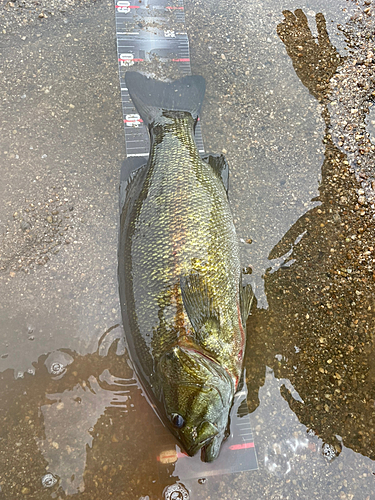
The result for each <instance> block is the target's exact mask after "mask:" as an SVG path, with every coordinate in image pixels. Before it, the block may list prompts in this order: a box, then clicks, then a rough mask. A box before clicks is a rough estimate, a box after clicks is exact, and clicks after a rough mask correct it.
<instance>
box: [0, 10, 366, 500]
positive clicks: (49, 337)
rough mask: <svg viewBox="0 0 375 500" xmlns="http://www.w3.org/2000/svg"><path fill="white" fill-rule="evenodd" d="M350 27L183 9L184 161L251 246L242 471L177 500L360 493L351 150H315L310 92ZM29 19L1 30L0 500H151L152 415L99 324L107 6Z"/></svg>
mask: <svg viewBox="0 0 375 500" xmlns="http://www.w3.org/2000/svg"><path fill="white" fill-rule="evenodd" d="M296 8H300V9H302V11H303V13H304V14H305V15H306V20H305V18H304V17H303V15H302V14H301V13H300V12H299V11H298V12H297V13H296V14H295V15H292V14H291V13H292V12H294V11H295V9H296ZM364 8H367V7H364ZM283 10H284V11H285V10H289V11H290V12H291V13H289V14H288V13H287V14H286V15H285V16H284V15H283ZM362 10H363V9H362ZM317 13H323V15H324V18H322V17H319V16H318V18H317V20H318V23H316V19H315V15H316V14H317ZM353 14H356V10H355V6H354V4H352V3H351V2H346V1H345V2H343V1H342V2H341V1H338V0H337V1H336V2H330V3H329V5H327V2H322V1H318V0H316V1H311V2H305V4H304V5H302V6H301V5H300V4H299V5H296V4H295V2H292V1H290V2H287V3H281V2H274V1H272V2H271V1H269V2H261V3H257V2H241V3H236V2H235V3H233V2H232V3H231V4H229V5H228V3H226V2H221V1H220V2H212V1H201V2H199V1H197V2H186V18H187V28H188V32H189V36H190V40H191V52H192V65H193V72H194V73H199V74H202V75H203V76H204V77H205V78H206V81H207V94H206V101H205V105H204V110H203V117H202V124H203V125H202V130H203V136H204V140H205V146H206V149H207V150H209V151H213V152H219V151H223V150H224V151H226V155H227V158H228V161H229V163H230V167H231V178H230V183H231V204H232V208H233V211H234V215H235V219H236V225H237V227H238V232H239V235H240V237H241V238H242V239H243V240H244V241H250V240H252V243H251V244H249V243H246V244H245V245H244V248H243V254H244V257H245V258H246V259H247V261H246V262H247V265H249V266H251V267H252V274H251V275H250V279H251V280H252V283H253V285H254V287H255V290H256V294H257V299H258V309H253V313H252V316H251V317H250V319H249V322H248V330H249V341H248V349H247V354H246V361H245V365H246V370H247V379H246V383H247V387H248V404H249V407H250V409H251V411H252V413H251V419H252V420H251V423H252V427H253V431H254V434H255V442H256V447H257V451H258V457H259V462H260V467H259V470H258V471H256V472H254V471H252V472H247V473H242V474H238V475H228V476H226V477H219V478H218V477H216V478H215V477H210V478H201V480H200V481H198V480H191V481H187V482H186V484H185V487H186V488H187V490H188V491H189V492H190V498H194V499H200V498H202V499H203V498H207V497H208V496H210V495H211V497H213V496H215V497H217V498H226V497H230V498H235V497H236V496H237V497H238V498H247V497H248V495H249V491H250V488H251V491H252V493H253V495H254V497H259V498H262V497H264V498H272V499H276V498H283V497H287V496H289V497H296V496H297V495H299V496H300V497H301V498H303V497H305V498H317V499H318V498H321V491H322V489H324V491H325V492H326V493H327V494H329V495H331V496H333V497H336V496H338V497H339V498H342V499H352V498H371V495H372V494H373V493H372V492H373V479H374V478H373V473H374V472H375V469H374V464H373V460H374V458H375V457H374V452H373V450H374V449H375V446H374V438H373V436H374V421H375V420H374V418H375V415H374V412H375V407H374V400H375V394H374V389H373V388H374V383H373V379H374V366H373V361H372V358H373V333H372V332H373V331H374V316H373V311H374V307H375V304H374V299H373V297H374V296H375V295H374V278H373V276H374V253H373V252H374V248H373V246H372V245H373V237H372V234H373V229H374V222H373V218H372V212H371V203H370V202H368V201H366V200H368V199H369V198H366V197H367V196H368V195H369V191H368V189H370V187H371V178H370V177H368V178H363V179H362V181H361V182H365V183H366V182H367V184H366V185H361V186H360V185H359V184H357V181H356V180H355V178H354V176H353V173H352V171H351V170H350V167H353V165H354V163H353V158H354V159H356V158H357V159H358V157H357V156H355V157H354V156H353V158H352V157H350V153H351V151H352V150H351V149H350V148H352V147H354V146H353V145H352V143H351V142H350V140H351V138H350V137H349V138H348V139H346V138H345V137H344V139H341V138H340V136H339V135H338V136H337V137H336V135H335V131H340V130H341V129H340V126H339V125H338V124H337V123H338V121H340V120H341V123H342V117H343V116H344V113H345V112H346V111H345V109H344V107H341V108H340V113H338V112H337V113H336V111H335V112H333V109H332V102H333V101H332V99H333V98H332V95H331V96H328V97H325V95H324V92H325V89H326V83H325V79H327V77H331V76H332V75H334V76H332V78H336V75H337V74H339V72H340V71H341V70H342V69H343V68H346V66H344V62H343V61H342V59H341V58H340V57H337V56H343V55H345V54H346V53H349V51H347V50H345V49H346V48H347V45H346V44H347V41H348V38H347V41H346V40H345V36H344V34H343V33H344V32H345V30H344V32H343V30H338V29H337V25H338V24H341V26H344V27H347V26H349V25H350V23H352V24H353V23H354V26H355V23H359V22H360V20H359V17H358V16H357V17H356V18H355V19H354V21H353V20H352V21H350V17H351V16H353ZM366 16H367V17H366ZM362 17H363V19H364V20H363V21H361V22H362V23H365V24H364V26H366V23H367V22H368V21H369V20H371V19H370V17H369V16H368V15H367V14H366V13H364V14H363V16H362ZM324 19H325V23H326V27H327V30H328V36H329V38H328V37H327V35H326V34H325V32H324ZM46 21H48V22H49V23H50V24H47V22H45V23H44V27H43V28H39V27H34V28H32V27H31V28H28V30H29V31H28V39H27V44H25V42H24V41H23V40H22V39H21V38H20V37H19V36H18V33H17V29H16V28H15V32H14V34H11V35H9V34H8V35H7V37H5V38H3V40H2V52H3V57H4V54H6V55H5V67H6V72H5V73H3V74H2V78H5V76H4V75H5V74H6V80H7V81H6V82H5V83H6V85H4V86H3V87H2V90H1V94H2V99H3V104H2V106H3V110H2V115H1V116H2V120H3V123H2V125H1V127H2V131H3V132H4V134H3V135H2V139H1V142H2V144H1V149H0V155H1V157H2V164H3V169H2V173H1V175H2V176H3V177H2V179H1V182H0V196H1V199H2V200H3V203H2V205H1V208H0V232H1V233H0V234H1V239H2V251H1V268H2V270H1V273H0V280H1V306H0V324H1V338H0V356H1V357H0V371H1V379H2V384H1V387H2V390H1V392H2V394H1V402H0V419H1V431H0V486H1V491H0V498H6V499H8V498H38V499H44V498H46V499H47V498H70V497H72V496H73V495H75V497H77V498H88V499H90V500H92V499H94V498H107V497H109V496H116V497H120V498H121V497H123V498H127V499H128V498H129V499H132V498H134V499H137V500H138V499H140V498H149V499H151V498H152V499H161V498H163V490H164V488H165V486H166V485H165V484H162V483H161V482H160V481H159V473H158V463H157V461H156V460H155V446H156V444H155V442H156V441H157V438H156V437H155V431H154V429H155V425H156V424H157V422H158V420H157V417H156V416H155V414H154V412H153V410H152V408H151V407H150V406H149V404H148V403H147V401H146V399H145V398H144V396H143V395H142V391H141V390H140V388H139V386H138V385H137V384H136V382H135V380H134V378H133V371H132V369H131V368H130V366H129V364H128V361H127V358H126V355H125V354H124V352H125V351H124V346H123V345H122V341H121V338H122V332H121V327H120V326H118V325H119V323H120V322H121V320H120V313H119V308H118V295H117V276H116V268H117V255H116V254H117V205H118V191H117V189H118V177H119V170H120V164H121V161H122V159H123V157H124V154H125V152H124V139H123V129H122V120H121V109H120V104H119V103H120V100H119V90H118V74H117V62H116V59H115V57H116V56H115V54H116V49H115V43H114V41H115V38H114V12H113V5H112V3H108V4H106V3H104V2H103V3H98V2H97V3H95V4H94V5H93V6H92V8H91V9H86V10H85V11H84V12H83V14H82V15H81V14H79V13H78V12H77V11H76V13H75V14H74V16H69V15H68V16H66V21H67V22H64V21H63V18H62V17H56V19H50V20H48V19H47V20H46ZM360 26H363V25H362V24H361V25H360ZM318 28H319V29H318ZM41 34H42V36H38V35H41ZM318 35H319V36H320V37H321V38H320V40H318V39H317V38H316V37H317V36H318ZM313 37H315V38H313ZM318 41H319V42H320V47H318V45H316V46H315V45H314V44H317V43H318ZM370 41H371V40H370ZM349 42H350V40H349ZM300 47H302V49H301V48H300ZM305 49H306V50H305ZM351 50H352V52H351V55H350V58H351V59H350V58H348V60H349V59H350V61H353V60H354V55H353V54H354V53H355V50H356V49H355V46H354V47H352V48H351ZM300 54H301V55H300ZM366 57H367V56H366ZM311 64H313V67H311V66H310V65H311ZM362 66H363V65H360V66H355V65H354V66H353V67H354V68H359V67H361V68H362ZM364 66H366V63H364ZM309 68H310V69H309ZM330 71H331V73H330ZM335 71H336V73H335ZM348 71H349V70H348ZM339 80H340V79H338V80H337V82H338V83H337V85H339ZM336 90H340V88H339V87H338V88H336ZM368 90H371V89H370V88H369V89H368ZM366 95H367V94H366ZM329 99H331V103H330V104H329ZM335 99H336V98H335ZM338 102H339V101H338ZM334 107H335V106H333V108H334ZM355 109H356V108H355ZM353 114H354V115H355V113H353ZM353 114H352V113H351V111H350V115H351V116H352V115H353ZM336 116H339V118H340V117H341V118H340V120H339V119H337V120H336V118H335V117H336ZM372 116H373V111H372V108H371V106H369V111H368V113H366V111H365V110H363V123H364V124H365V125H366V126H367V130H368V132H369V133H370V135H371V134H372V132H371V130H372V129H371V126H372V124H371V121H372V120H373V118H372ZM365 119H366V121H365ZM335 120H336V121H335ZM347 121H348V123H349V120H347ZM350 123H354V122H353V120H352V121H350ZM358 123H359V124H360V123H362V122H358ZM353 130H354V129H353ZM354 133H355V134H357V135H363V134H361V133H357V132H356V131H355V130H354V132H353V134H354ZM353 134H352V135H353ZM354 139H355V136H354ZM355 140H357V139H355ZM345 141H349V142H345ZM357 141H358V144H359V146H358V148H362V149H363V148H366V147H368V146H367V143H363V144H364V145H361V144H362V143H361V142H360V139H358V140H357ZM340 142H341V144H340ZM346 147H347V148H348V149H345V148H346ZM362 149H361V150H362ZM353 151H354V150H353ZM353 154H354V153H353ZM358 154H359V155H361V157H362V161H363V162H364V161H365V159H366V158H370V155H371V154H372V153H371V147H370V150H369V151H367V152H366V150H365V149H363V153H361V152H360V150H359V149H358ZM366 155H367V156H366ZM353 168H354V167H353ZM366 172H367V171H366V170H365V169H364V168H362V169H359V170H356V174H357V178H359V177H358V176H359V174H360V173H362V174H363V175H365V174H366V175H367V173H366ZM368 186H370V187H368ZM361 189H362V190H363V193H362V191H360V190H361ZM361 196H362V197H364V199H361V198H360V197H361ZM124 358H125V359H124ZM9 450H11V452H10V451H9ZM327 471H328V474H327ZM170 475H171V476H174V475H175V468H174V466H173V465H171V468H170ZM176 479H177V478H176V477H175V478H173V479H171V483H174V482H175V481H176ZM205 479H206V480H205ZM181 491H183V490H181Z"/></svg>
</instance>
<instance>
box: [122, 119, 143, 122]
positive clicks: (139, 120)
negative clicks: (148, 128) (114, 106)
mask: <svg viewBox="0 0 375 500" xmlns="http://www.w3.org/2000/svg"><path fill="white" fill-rule="evenodd" d="M136 122H142V123H143V120H141V119H140V118H139V119H138V120H136V119H135V118H134V120H124V123H136Z"/></svg>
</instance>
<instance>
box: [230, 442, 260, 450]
mask: <svg viewBox="0 0 375 500" xmlns="http://www.w3.org/2000/svg"><path fill="white" fill-rule="evenodd" d="M246 448H254V443H242V444H232V446H229V449H230V450H245V449H246Z"/></svg>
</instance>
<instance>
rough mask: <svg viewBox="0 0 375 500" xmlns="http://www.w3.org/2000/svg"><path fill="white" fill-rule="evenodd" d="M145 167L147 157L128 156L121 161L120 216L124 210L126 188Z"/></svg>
mask: <svg viewBox="0 0 375 500" xmlns="http://www.w3.org/2000/svg"><path fill="white" fill-rule="evenodd" d="M146 165H147V157H143V156H130V157H129V158H126V159H125V160H124V161H123V163H122V166H121V177H120V193H119V208H120V214H121V213H122V209H123V208H124V203H125V199H126V193H127V191H128V186H129V185H130V184H132V183H133V182H134V178H135V177H136V176H137V174H138V173H139V171H140V170H143V167H145V166H146Z"/></svg>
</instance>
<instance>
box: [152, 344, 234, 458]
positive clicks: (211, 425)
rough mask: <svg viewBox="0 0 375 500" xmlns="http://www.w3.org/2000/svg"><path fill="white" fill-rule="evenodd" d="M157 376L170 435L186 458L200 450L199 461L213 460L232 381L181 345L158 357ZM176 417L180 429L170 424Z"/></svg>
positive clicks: (223, 428)
mask: <svg viewBox="0 0 375 500" xmlns="http://www.w3.org/2000/svg"><path fill="white" fill-rule="evenodd" d="M158 376H159V381H160V384H161V388H162V393H163V403H164V410H165V414H166V417H167V420H168V421H169V424H170V428H171V430H172V432H173V433H174V435H175V436H176V437H177V439H179V441H180V442H181V443H182V445H183V447H184V449H185V450H186V452H187V453H188V454H189V455H191V456H192V455H195V453H197V452H198V451H199V450H200V449H202V448H203V449H204V453H203V457H202V458H203V459H204V460H205V461H212V460H214V459H215V458H216V457H217V456H218V454H219V451H220V446H221V443H222V441H223V439H224V438H225V432H226V428H227V424H228V416H229V410H230V408H231V404H232V400H233V396H234V382H233V380H232V378H231V377H230V376H229V374H228V373H227V372H226V370H225V369H224V368H223V367H221V366H220V365H219V364H218V363H216V362H215V361H213V360H212V359H210V358H209V357H207V356H205V355H204V354H203V353H201V352H198V351H195V350H193V349H191V348H189V347H182V346H175V347H174V348H173V349H172V350H171V351H170V352H168V353H165V354H164V355H163V356H162V357H161V358H160V361H159V364H158ZM176 415H178V416H179V417H180V418H181V419H182V420H183V422H184V424H183V425H182V426H179V425H178V426H177V425H174V424H175V422H177V418H176ZM182 420H180V419H178V422H179V423H181V422H182Z"/></svg>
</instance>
